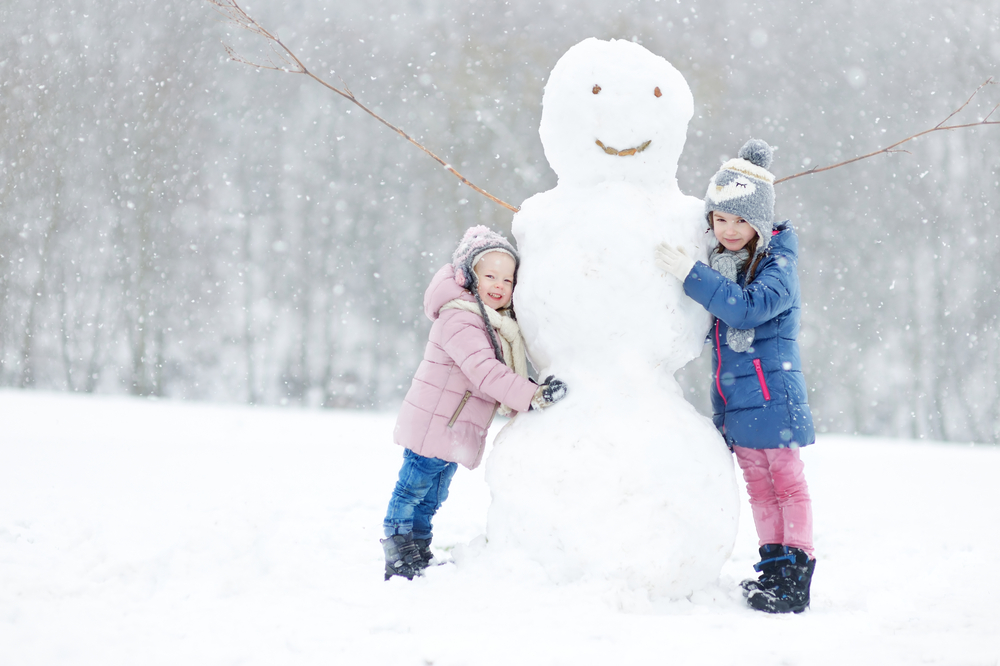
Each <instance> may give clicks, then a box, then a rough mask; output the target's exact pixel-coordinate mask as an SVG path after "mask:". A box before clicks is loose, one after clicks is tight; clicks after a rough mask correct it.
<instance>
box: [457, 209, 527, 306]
mask: <svg viewBox="0 0 1000 666" xmlns="http://www.w3.org/2000/svg"><path fill="white" fill-rule="evenodd" d="M488 252H504V253H506V254H509V255H510V256H511V257H513V258H514V267H515V269H514V270H515V276H516V275H517V273H516V270H517V267H518V266H519V265H520V263H521V258H520V256H518V254H517V250H515V249H514V246H513V245H511V243H510V241H508V240H507V239H506V238H504V237H503V236H501V235H500V234H498V233H497V232H495V231H493V230H492V229H490V228H489V227H486V226H483V225H481V224H480V225H478V226H475V227H469V228H468V229H467V230H466V231H465V235H464V236H462V240H461V242H460V243H459V244H458V247H457V248H455V253H454V254H453V255H452V257H451V261H452V266H454V268H455V282H457V283H458V285H459V286H460V287H464V288H465V289H468V290H469V291H473V292H474V291H475V287H476V285H477V284H478V282H479V278H478V277H477V276H476V272H475V270H474V269H475V266H476V262H478V261H479V260H480V259H481V258H482V257H483V255H485V254H487V253H488Z"/></svg>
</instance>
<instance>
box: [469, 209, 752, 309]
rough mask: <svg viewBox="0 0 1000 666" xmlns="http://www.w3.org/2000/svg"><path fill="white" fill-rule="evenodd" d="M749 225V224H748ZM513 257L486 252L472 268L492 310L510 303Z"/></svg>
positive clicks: (483, 296) (504, 253)
mask: <svg viewBox="0 0 1000 666" xmlns="http://www.w3.org/2000/svg"><path fill="white" fill-rule="evenodd" d="M748 226H749V225H748ZM514 267H515V264H514V257H512V256H510V255H509V254H507V253H506V252H487V253H486V254H484V255H483V258H482V259H480V260H479V261H478V262H477V263H476V265H475V267H474V268H473V270H475V271H476V275H478V276H479V298H481V299H483V303H485V304H486V305H488V306H490V307H491V308H493V309H494V310H499V309H500V308H505V307H507V306H508V305H510V299H511V298H512V297H513V296H514Z"/></svg>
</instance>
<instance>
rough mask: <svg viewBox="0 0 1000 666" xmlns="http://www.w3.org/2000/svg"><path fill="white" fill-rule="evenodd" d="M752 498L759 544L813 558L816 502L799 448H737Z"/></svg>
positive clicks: (737, 454)
mask: <svg viewBox="0 0 1000 666" xmlns="http://www.w3.org/2000/svg"><path fill="white" fill-rule="evenodd" d="M733 450H734V451H735V452H736V460H737V462H739V464H740V468H741V469H742V470H743V478H744V480H746V482H747V494H749V495H750V508H751V509H752V510H753V522H754V525H755V526H756V527H757V537H758V538H759V539H760V542H759V545H761V546H763V545H764V544H768V543H777V544H781V545H783V546H793V547H795V548H801V549H802V550H804V551H806V552H807V553H808V554H809V557H812V556H813V538H812V536H813V521H812V501H811V500H810V499H809V487H808V486H807V485H806V477H805V474H803V472H802V468H803V465H802V460H801V459H800V458H799V450H798V449H748V448H744V447H742V446H734V447H733Z"/></svg>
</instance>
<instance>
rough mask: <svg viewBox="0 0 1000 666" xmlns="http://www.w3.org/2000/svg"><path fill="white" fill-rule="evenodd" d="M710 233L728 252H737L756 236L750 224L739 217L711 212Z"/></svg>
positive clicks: (715, 211)
mask: <svg viewBox="0 0 1000 666" xmlns="http://www.w3.org/2000/svg"><path fill="white" fill-rule="evenodd" d="M712 231H714V232H715V237H716V239H718V241H719V244H720V245H722V247H724V248H726V249H727V250H729V251H730V252H739V251H740V250H742V249H743V248H744V247H746V244H747V243H749V242H750V240H751V239H752V238H753V237H754V236H756V235H757V231H756V230H755V229H754V228H753V227H751V226H750V223H749V222H747V221H746V220H744V219H743V218H742V217H740V216H739V215H731V214H729V213H721V212H719V211H717V210H713V211H712Z"/></svg>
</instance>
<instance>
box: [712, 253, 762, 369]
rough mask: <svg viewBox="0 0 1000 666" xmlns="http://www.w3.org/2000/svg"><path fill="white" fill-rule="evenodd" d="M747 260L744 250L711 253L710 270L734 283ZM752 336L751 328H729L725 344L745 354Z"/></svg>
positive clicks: (750, 343)
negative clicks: (717, 272)
mask: <svg viewBox="0 0 1000 666" xmlns="http://www.w3.org/2000/svg"><path fill="white" fill-rule="evenodd" d="M749 258H750V252H749V251H747V249H746V248H743V249H742V250H740V251H739V252H730V251H729V250H723V251H722V252H713V253H712V257H711V261H712V268H714V269H715V270H717V271H719V272H720V273H722V277H724V278H728V279H730V280H732V281H733V282H736V275H737V274H738V273H739V272H740V268H741V267H742V266H744V265H746V263H747V259H749ZM753 336H754V329H752V328H746V329H739V328H733V327H732V326H730V327H729V330H727V331H726V344H728V345H729V348H730V349H732V350H733V351H735V352H745V351H746V350H748V349H750V345H752V344H753Z"/></svg>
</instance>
